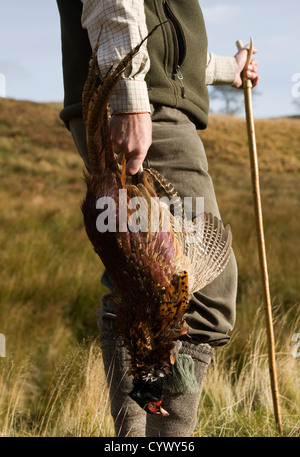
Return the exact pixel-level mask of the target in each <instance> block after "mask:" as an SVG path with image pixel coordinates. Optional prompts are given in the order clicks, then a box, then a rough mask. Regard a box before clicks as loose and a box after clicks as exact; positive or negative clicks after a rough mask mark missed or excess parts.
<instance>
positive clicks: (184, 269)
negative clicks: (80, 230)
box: [82, 35, 232, 416]
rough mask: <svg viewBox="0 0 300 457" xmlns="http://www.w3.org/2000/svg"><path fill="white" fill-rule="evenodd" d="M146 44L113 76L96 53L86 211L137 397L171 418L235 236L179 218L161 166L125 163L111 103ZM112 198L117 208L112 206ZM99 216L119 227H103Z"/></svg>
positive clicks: (207, 217)
mask: <svg viewBox="0 0 300 457" xmlns="http://www.w3.org/2000/svg"><path fill="white" fill-rule="evenodd" d="M148 36H149V35H148ZM147 38H148V37H147ZM143 42H144V40H143V41H142V42H141V43H140V44H139V45H138V46H136V47H135V48H134V49H133V50H132V51H131V52H130V53H129V54H128V55H127V56H126V57H125V58H124V59H123V60H121V61H120V63H119V64H118V65H117V67H116V68H114V69H111V70H110V71H109V73H108V74H107V75H106V77H105V78H102V77H101V75H100V73H99V70H98V66H97V59H96V52H97V46H96V48H95V50H94V51H93V54H92V57H91V60H90V66H89V73H88V77H87V80H86V83H85V87H84V91H83V118H84V122H85V126H86V140H87V149H88V154H89V161H90V167H91V173H90V174H89V175H87V174H85V181H86V186H87V191H86V196H85V199H84V201H83V204H82V213H83V219H84V225H85V229H86V233H87V235H88V238H89V239H90V241H91V243H92V245H93V247H94V250H95V252H96V253H97V255H98V256H99V258H100V259H101V261H102V263H103V264H104V266H105V268H106V270H107V272H108V273H109V275H110V277H111V279H112V281H113V284H114V287H115V293H114V294H112V295H111V299H112V300H113V304H114V309H115V314H116V319H115V332H116V333H117V334H118V335H119V336H120V337H121V339H122V341H123V344H124V346H125V347H126V349H127V351H128V354H129V370H130V373H131V375H132V379H133V388H132V391H131V392H129V395H130V397H131V398H132V399H133V400H135V401H136V402H137V403H138V404H139V405H140V406H141V407H142V408H143V409H145V410H146V411H147V412H148V413H150V414H161V415H163V416H166V415H168V413H167V411H166V410H165V409H164V408H163V391H164V384H165V381H166V377H167V375H168V374H169V372H170V367H171V365H172V364H174V363H175V358H176V347H177V344H178V341H179V338H180V336H182V335H184V334H185V333H187V331H188V327H187V325H186V323H185V315H186V311H187V308H188V303H189V299H190V297H191V295H192V293H193V292H195V291H197V290H200V289H202V288H203V287H204V286H205V285H207V284H209V283H210V282H211V281H213V280H214V279H215V278H216V277H217V276H218V275H219V274H220V273H221V272H222V271H223V270H224V268H225V266H226V264H227V262H228V259H229V255H230V249H231V240H232V235H231V230H230V226H226V228H224V227H223V224H222V222H221V221H220V220H219V219H218V218H216V217H214V216H213V215H212V214H210V213H204V215H201V216H198V217H197V218H196V219H194V220H193V221H191V220H187V219H186V218H185V216H184V211H182V212H181V213H180V215H179V216H178V214H176V215H174V214H173V213H172V212H171V211H170V209H169V208H167V207H166V205H165V204H163V203H162V202H161V201H160V199H159V198H158V193H159V192H161V193H162V192H163V193H164V194H165V195H167V196H168V197H169V198H170V199H174V198H175V200H176V201H177V203H178V204H179V205H180V206H181V208H182V200H181V198H180V196H179V195H178V193H177V192H176V189H174V187H173V186H172V184H171V183H170V182H169V181H168V180H167V179H166V178H165V177H164V176H162V175H161V174H160V173H158V172H157V171H156V170H154V169H153V168H144V169H141V171H140V172H139V173H138V174H137V175H135V176H132V177H131V176H127V175H126V170H125V169H126V159H125V155H123V158H122V160H121V163H119V162H118V160H117V156H116V154H115V153H114V150H113V144H112V142H111V139H110V132H109V123H108V120H109V99H110V96H111V93H112V91H113V89H114V87H115V86H116V84H117V82H118V81H119V79H120V77H121V75H122V72H123V71H124V69H125V68H126V66H127V65H128V63H129V62H130V61H131V59H132V58H133V57H134V56H135V55H136V53H137V52H138V51H139V49H140V47H141V45H142V44H143ZM136 197H139V199H138V200H137V201H138V202H139V204H138V205H137V207H138V206H139V208H138V217H136V223H137V226H135V229H133V228H132V220H133V219H134V218H135V214H137V213H136V212H135V208H133V207H132V201H136V200H133V199H134V198H136ZM111 201H113V205H112V206H109V205H105V204H104V203H105V202H106V203H107V202H111ZM99 202H100V203H99ZM105 206H106V208H105V209H104V207H105ZM99 217H100V218H101V217H102V221H103V220H104V219H105V217H106V220H110V223H111V225H110V226H109V225H107V226H106V229H101V230H99V223H98V224H97V222H99V219H98V218H99ZM153 221H154V223H153Z"/></svg>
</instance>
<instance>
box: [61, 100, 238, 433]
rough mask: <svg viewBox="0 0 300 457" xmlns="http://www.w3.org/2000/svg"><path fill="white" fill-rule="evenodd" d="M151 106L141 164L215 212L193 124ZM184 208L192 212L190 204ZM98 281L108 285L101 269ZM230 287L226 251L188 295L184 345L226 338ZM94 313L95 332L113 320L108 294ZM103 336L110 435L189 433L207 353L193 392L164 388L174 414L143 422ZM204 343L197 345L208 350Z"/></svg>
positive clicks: (74, 122) (121, 355)
mask: <svg viewBox="0 0 300 457" xmlns="http://www.w3.org/2000/svg"><path fill="white" fill-rule="evenodd" d="M152 109H153V111H152V125H153V135H152V136H153V141H152V145H151V147H150V149H149V151H148V154H147V158H146V161H145V164H144V165H145V166H151V167H153V168H155V169H156V170H157V171H159V172H160V173H162V174H163V175H164V176H165V177H166V178H167V179H169V181H170V182H171V183H172V184H173V186H174V187H175V189H176V190H177V191H178V193H179V194H180V195H181V197H192V201H195V199H196V197H203V198H204V210H205V211H207V212H212V213H213V214H214V215H216V216H218V217H221V216H220V212H219V208H218V205H217V201H216V196H215V192H214V188H213V183H212V180H211V177H210V175H209V173H208V164H207V158H206V154H205V151H204V147H203V144H202V141H201V139H200V138H199V135H198V133H197V131H196V128H195V126H194V124H193V123H192V122H191V121H190V120H189V118H188V117H187V116H186V115H185V114H184V113H182V112H180V111H178V110H176V109H172V108H168V107H164V106H153V107H152ZM70 129H71V132H72V135H73V139H74V142H75V144H76V147H77V149H78V151H79V153H80V155H81V156H82V158H83V160H84V163H85V165H86V168H87V169H88V170H89V164H88V159H87V152H86V143H85V132H84V125H83V122H82V119H81V118H75V119H71V121H70ZM189 209H190V210H192V212H193V215H194V216H195V215H196V213H195V207H194V206H193V207H192V208H189ZM102 282H103V284H104V285H106V286H107V287H108V288H110V289H112V290H113V285H112V283H111V280H110V278H109V277H108V275H107V273H106V272H105V273H104V275H103V278H102ZM236 290H237V266H236V261H235V257H234V253H233V252H232V253H231V256H230V260H229V262H228V265H227V267H226V268H225V270H224V271H223V272H222V274H221V275H219V276H218V277H217V278H216V279H215V280H214V281H213V282H212V283H211V284H209V285H208V286H206V287H205V288H204V289H202V290H201V291H199V292H196V293H194V294H193V297H192V299H191V300H190V303H189V308H188V312H187V317H186V322H187V325H188V326H189V330H188V335H187V336H186V342H185V349H184V350H186V348H187V347H188V345H189V344H190V347H194V345H196V346H197V347H198V349H200V352H201V347H200V346H199V345H200V344H204V343H206V344H208V345H210V346H218V345H223V344H226V343H227V342H228V341H229V340H230V337H229V336H228V332H229V331H231V330H232V328H233V326H234V323H235V300H236ZM97 314H98V316H99V321H98V324H99V327H100V331H101V329H102V330H103V328H104V329H107V328H110V325H111V323H112V322H113V319H114V310H113V307H112V306H111V303H110V302H109V299H108V297H104V298H103V300H102V306H101V308H100V309H99V310H98V313H97ZM103 326H104V327H103ZM105 331H106V330H105ZM104 335H105V332H104ZM104 335H102V336H100V337H101V347H102V353H103V360H104V366H105V370H106V375H107V378H108V382H109V384H110V386H111V387H110V399H111V412H112V416H113V417H114V420H115V424H116V434H117V435H119V436H125V435H127V436H145V433H146V436H189V434H191V433H192V432H193V427H194V425H195V421H196V417H197V407H198V402H199V398H200V392H201V389H202V384H203V380H204V377H205V373H206V370H207V366H208V363H209V360H210V357H211V354H210V356H209V357H208V355H207V354H206V358H205V361H203V360H199V357H198V358H197V357H193V359H194V362H195V374H196V376H197V377H198V383H199V391H198V392H197V394H195V393H193V394H192V393H186V394H184V395H181V396H180V395H179V396H178V395H176V396H171V395H170V396H169V397H168V393H166V396H165V397H164V401H165V409H166V410H167V411H169V412H171V411H174V413H173V414H170V416H169V417H156V416H154V417H152V416H149V415H147V423H146V422H145V421H146V418H144V419H143V417H144V416H145V414H146V413H144V411H139V410H140V408H139V406H138V405H135V404H134V402H133V401H132V400H131V399H130V398H129V397H128V395H127V393H128V392H130V390H131V388H132V385H131V379H130V377H129V376H128V375H126V370H127V368H126V361H125V357H126V355H125V352H124V349H123V348H121V347H120V346H119V345H118V344H116V340H115V339H113V338H112V337H111V338H108V339H107V338H106V340H105V338H104ZM106 335H107V334H106ZM105 341H106V342H105ZM208 345H206V346H203V348H206V349H207V348H208V349H209V350H211V348H210V347H209V346H208ZM200 359H203V357H200ZM112 360H114V363H112ZM112 373H113V376H112ZM127 397H128V398H127ZM168 408H169V409H168ZM176 411H177V412H176ZM148 416H149V417H148ZM183 418H185V419H183ZM182 421H183V422H182ZM181 422H182V423H181ZM145 424H146V425H145ZM177 433H178V434H177ZM159 434H160V435H159Z"/></svg>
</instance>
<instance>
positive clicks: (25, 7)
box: [0, 0, 300, 118]
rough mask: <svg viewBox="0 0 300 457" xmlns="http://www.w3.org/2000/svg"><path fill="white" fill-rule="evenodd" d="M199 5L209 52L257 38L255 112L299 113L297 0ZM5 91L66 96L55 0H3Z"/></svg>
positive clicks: (0, 91)
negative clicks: (258, 78) (297, 104)
mask: <svg viewBox="0 0 300 457" xmlns="http://www.w3.org/2000/svg"><path fill="white" fill-rule="evenodd" d="M182 1H184V0H182ZM200 5H201V8H202V11H203V14H204V18H205V22H206V29H207V35H208V43H209V51H211V52H214V53H215V54H218V55H226V56H231V55H234V54H235V53H236V45H235V43H236V40H238V39H241V40H242V41H243V42H244V43H248V42H249V39H250V36H252V37H253V40H254V46H255V47H256V48H257V49H258V51H259V52H258V54H257V55H256V58H257V60H258V62H259V75H260V77H261V79H260V83H259V85H258V87H257V88H256V89H254V90H256V91H257V92H258V93H259V94H258V96H257V97H255V102H254V115H255V117H258V118H264V117H278V116H287V115H294V114H299V111H300V108H298V110H297V108H296V106H295V105H294V104H293V103H292V102H293V100H295V99H296V98H298V97H296V96H297V95H299V99H300V26H299V18H300V2H299V0H285V1H284V2H283V1H282V0H251V2H250V1H245V0H227V1H221V0H215V1H214V0H203V1H200ZM1 74H2V76H1ZM3 75H4V77H5V78H4V77H3ZM4 79H5V87H4V83H3V81H4ZM1 95H2V96H3V95H6V97H9V98H15V99H19V100H31V101H35V102H49V101H59V102H60V101H62V100H63V79H62V69H61V44H60V22H59V14H58V10H57V6H56V1H55V0H0V96H1Z"/></svg>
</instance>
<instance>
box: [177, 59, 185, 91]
mask: <svg viewBox="0 0 300 457" xmlns="http://www.w3.org/2000/svg"><path fill="white" fill-rule="evenodd" d="M176 75H177V78H178V79H179V84H180V87H181V97H182V98H186V95H185V88H184V84H183V76H182V73H181V70H180V66H179V65H177V67H176Z"/></svg>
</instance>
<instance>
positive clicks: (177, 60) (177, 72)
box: [163, 0, 186, 98]
mask: <svg viewBox="0 0 300 457" xmlns="http://www.w3.org/2000/svg"><path fill="white" fill-rule="evenodd" d="M163 8H164V12H165V15H166V17H167V20H168V22H169V24H170V27H171V31H172V36H173V42H174V63H173V75H174V76H176V77H177V78H178V80H179V84H180V87H181V97H182V98H186V94H185V89H184V83H183V76H182V73H181V65H182V64H183V62H184V59H185V56H186V40H185V36H184V32H183V29H182V27H181V24H180V22H179V21H178V19H177V18H176V16H175V15H174V13H173V12H172V10H171V8H170V6H169V4H168V2H167V0H163Z"/></svg>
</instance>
